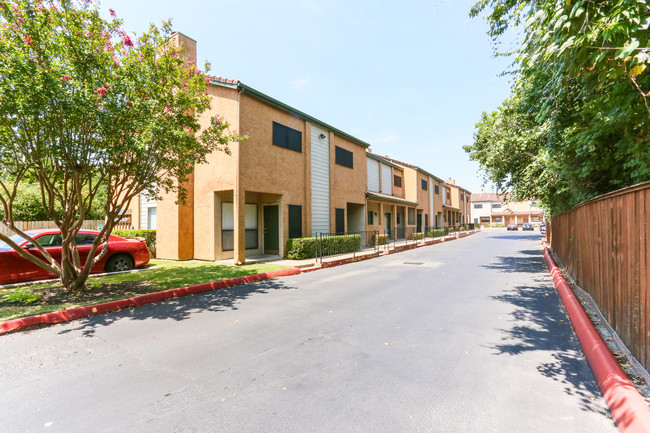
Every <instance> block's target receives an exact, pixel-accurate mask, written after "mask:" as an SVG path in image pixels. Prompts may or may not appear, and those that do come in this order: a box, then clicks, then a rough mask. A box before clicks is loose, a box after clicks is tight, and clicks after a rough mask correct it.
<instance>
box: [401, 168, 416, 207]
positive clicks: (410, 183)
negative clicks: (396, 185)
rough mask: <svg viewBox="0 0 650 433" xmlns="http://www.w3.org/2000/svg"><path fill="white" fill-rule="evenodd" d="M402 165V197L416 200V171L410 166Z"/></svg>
mask: <svg viewBox="0 0 650 433" xmlns="http://www.w3.org/2000/svg"><path fill="white" fill-rule="evenodd" d="M402 167H403V169H404V198H406V199H407V200H411V201H418V185H417V181H418V172H417V170H415V169H413V168H410V167H404V166H402Z"/></svg>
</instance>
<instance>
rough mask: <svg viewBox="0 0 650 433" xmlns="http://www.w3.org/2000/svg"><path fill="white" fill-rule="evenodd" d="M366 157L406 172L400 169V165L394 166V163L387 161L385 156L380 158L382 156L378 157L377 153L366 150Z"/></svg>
mask: <svg viewBox="0 0 650 433" xmlns="http://www.w3.org/2000/svg"><path fill="white" fill-rule="evenodd" d="M366 155H368V156H369V157H370V158H372V159H374V160H376V161H379V162H383V163H384V164H386V165H389V166H391V167H394V168H397V169H399V170H402V171H404V167H400V166H399V165H395V164H393V163H392V162H390V161H389V160H387V159H386V158H384V157H383V156H380V155H377V154H375V153H372V152H369V151H368V150H366Z"/></svg>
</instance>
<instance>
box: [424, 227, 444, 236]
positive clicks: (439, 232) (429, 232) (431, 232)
mask: <svg viewBox="0 0 650 433" xmlns="http://www.w3.org/2000/svg"><path fill="white" fill-rule="evenodd" d="M426 235H427V237H428V238H439V237H440V236H444V235H445V229H434V230H427V233H426Z"/></svg>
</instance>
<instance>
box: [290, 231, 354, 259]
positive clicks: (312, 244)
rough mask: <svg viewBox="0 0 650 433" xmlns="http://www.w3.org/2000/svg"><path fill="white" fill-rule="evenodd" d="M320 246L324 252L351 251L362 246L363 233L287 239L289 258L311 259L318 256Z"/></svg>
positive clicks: (339, 252) (338, 252) (340, 252)
mask: <svg viewBox="0 0 650 433" xmlns="http://www.w3.org/2000/svg"><path fill="white" fill-rule="evenodd" d="M319 243H320V245H319ZM319 246H320V250H321V251H322V253H324V254H342V253H351V252H352V251H357V250H358V249H359V248H361V235H342V236H330V237H324V238H315V237H312V238H292V239H289V240H287V258H288V259H292V260H302V259H311V258H313V257H316V252H317V251H318V247H319Z"/></svg>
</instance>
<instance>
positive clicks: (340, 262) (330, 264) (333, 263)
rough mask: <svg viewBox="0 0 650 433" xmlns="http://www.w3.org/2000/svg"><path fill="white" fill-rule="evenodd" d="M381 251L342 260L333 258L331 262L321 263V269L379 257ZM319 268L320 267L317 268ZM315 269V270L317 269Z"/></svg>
mask: <svg viewBox="0 0 650 433" xmlns="http://www.w3.org/2000/svg"><path fill="white" fill-rule="evenodd" d="M379 254H380V253H378V252H377V253H372V254H366V255H364V256H359V257H350V258H347V259H341V260H332V261H331V262H325V263H322V264H321V267H320V269H325V268H331V267H334V266H340V265H346V264H348V263H354V262H361V261H364V260H370V259H374V258H375V257H379ZM316 269H318V268H316ZM316 269H314V270H316Z"/></svg>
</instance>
